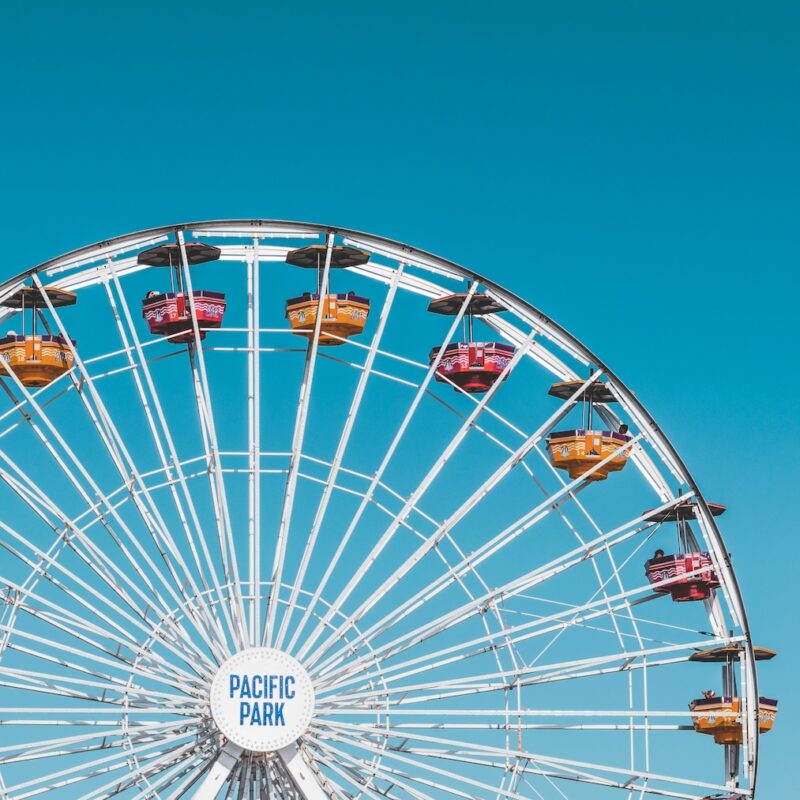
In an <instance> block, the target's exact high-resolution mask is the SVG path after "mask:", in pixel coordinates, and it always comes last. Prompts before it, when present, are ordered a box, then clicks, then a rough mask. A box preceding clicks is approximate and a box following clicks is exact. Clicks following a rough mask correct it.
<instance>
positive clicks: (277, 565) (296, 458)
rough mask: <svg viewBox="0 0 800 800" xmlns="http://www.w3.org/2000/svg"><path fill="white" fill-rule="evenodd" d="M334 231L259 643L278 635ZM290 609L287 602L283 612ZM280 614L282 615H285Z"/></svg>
mask: <svg viewBox="0 0 800 800" xmlns="http://www.w3.org/2000/svg"><path fill="white" fill-rule="evenodd" d="M333 242H334V235H333V233H329V234H328V237H327V241H326V244H325V266H324V267H323V270H322V275H321V277H320V279H319V281H320V282H319V287H318V288H319V292H318V294H319V297H318V298H317V311H316V317H315V320H314V331H313V334H312V336H311V340H310V341H309V343H308V348H307V350H306V358H305V366H304V369H303V378H302V381H301V383H300V396H299V397H298V401H297V413H296V416H295V421H294V431H293V433H292V455H291V458H290V460H289V474H288V476H287V478H286V484H285V487H284V493H283V507H282V509H281V517H280V522H279V523H278V534H277V540H276V543H275V556H274V559H273V564H272V575H271V579H270V591H269V595H268V597H267V615H266V620H265V623H264V632H263V636H262V644H263V645H270V644H271V643H272V642H273V641H274V639H275V638H276V636H277V637H280V636H281V633H280V632H278V631H276V630H275V627H276V614H277V611H278V604H279V603H278V601H279V599H280V592H281V585H282V580H283V567H284V561H285V558H286V545H287V541H288V538H289V528H290V526H291V524H292V513H293V511H294V500H295V490H296V487H297V473H298V470H299V469H300V458H301V454H302V451H303V442H304V441H305V433H306V421H307V419H308V406H309V403H310V400H311V390H312V388H313V386H314V372H315V368H316V364H317V350H318V349H319V339H320V333H321V331H322V318H323V316H324V313H323V308H324V306H325V298H326V295H327V292H328V286H329V282H330V269H331V258H332V256H333ZM289 613H291V606H290V608H288V609H287V611H286V614H289ZM286 614H284V619H285V618H286Z"/></svg>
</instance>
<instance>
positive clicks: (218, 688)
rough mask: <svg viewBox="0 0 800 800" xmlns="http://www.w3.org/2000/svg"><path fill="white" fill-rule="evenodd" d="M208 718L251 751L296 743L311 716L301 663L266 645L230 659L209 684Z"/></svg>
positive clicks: (310, 691) (307, 681) (310, 688)
mask: <svg viewBox="0 0 800 800" xmlns="http://www.w3.org/2000/svg"><path fill="white" fill-rule="evenodd" d="M210 700H211V716H212V717H213V719H214V722H215V724H216V726H217V728H219V730H220V732H221V733H222V734H223V735H224V736H225V737H227V739H228V740H229V741H231V742H233V743H234V744H236V745H238V746H239V747H241V748H243V749H245V750H249V751H251V752H256V753H264V752H270V751H274V750H279V749H280V748H282V747H286V745H289V744H291V743H292V742H294V741H296V740H297V739H298V738H299V737H300V736H302V735H303V733H304V732H305V731H306V729H307V728H308V726H309V724H310V723H311V719H312V717H313V715H314V686H313V684H312V682H311V678H310V677H309V675H308V672H307V671H306V670H305V669H304V668H303V666H302V665H301V664H300V662H299V661H298V660H297V659H296V658H293V657H292V656H290V655H289V654H288V653H284V652H283V651H281V650H275V649H274V648H270V647H252V648H249V649H247V650H242V651H241V652H239V653H236V654H235V655H233V656H231V657H230V658H229V659H228V660H227V661H225V662H224V663H223V664H222V666H220V668H219V670H218V671H217V674H216V675H215V676H214V680H213V681H212V683H211V694H210Z"/></svg>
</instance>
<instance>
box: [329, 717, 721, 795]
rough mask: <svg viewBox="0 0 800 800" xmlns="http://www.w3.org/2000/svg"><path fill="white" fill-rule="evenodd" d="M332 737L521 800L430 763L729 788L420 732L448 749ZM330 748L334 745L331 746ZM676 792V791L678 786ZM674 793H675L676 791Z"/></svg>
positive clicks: (585, 779) (583, 779) (598, 780)
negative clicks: (480, 763)
mask: <svg viewBox="0 0 800 800" xmlns="http://www.w3.org/2000/svg"><path fill="white" fill-rule="evenodd" d="M331 736H332V738H335V740H336V741H340V742H343V743H345V744H347V745H349V746H352V747H356V748H359V749H361V750H365V751H367V752H370V753H374V754H375V755H381V756H383V757H385V758H388V759H392V760H395V761H399V762H401V763H404V764H409V765H411V766H413V767H414V768H416V769H422V770H425V771H427V772H431V773H433V774H436V775H440V776H442V777H449V778H451V779H455V780H456V782H457V783H466V784H468V785H470V786H474V787H475V788H480V789H483V790H484V791H489V792H496V791H497V792H500V793H501V794H502V795H503V796H505V797H510V798H511V797H517V798H520V800H524V798H521V797H520V795H518V794H516V793H514V792H509V791H508V790H502V789H499V788H498V787H495V786H491V785H490V784H486V783H484V782H482V781H476V780H473V779H471V778H469V777H467V776H465V775H463V774H457V773H452V772H450V771H449V770H446V769H443V768H441V767H438V766H434V764H432V763H429V762H430V761H453V760H455V759H458V758H459V755H461V756H463V758H462V759H461V760H469V761H471V760H472V758H475V757H487V756H494V757H495V758H499V759H502V760H500V761H493V762H492V761H490V762H489V763H492V764H493V765H494V766H496V767H497V768H498V769H501V770H506V769H507V764H508V761H509V760H514V759H523V760H526V759H529V760H530V761H532V762H535V763H537V764H541V765H543V766H545V767H548V768H550V769H551V770H553V771H552V772H551V777H553V778H565V779H568V780H573V781H576V782H579V783H590V784H600V785H606V786H609V787H616V788H624V789H625V790H630V788H631V787H632V786H634V785H635V788H636V789H637V790H639V791H643V792H656V793H659V794H665V793H666V794H668V795H669V791H668V790H662V789H659V788H653V787H650V786H648V785H645V784H635V782H638V781H644V780H647V781H648V782H650V781H658V782H662V783H665V784H671V785H673V786H675V787H692V788H694V789H705V790H711V791H718V792H722V791H725V788H726V787H724V786H720V785H719V784H713V783H706V782H702V781H694V780H688V779H685V778H679V777H675V776H670V775H660V774H651V773H645V772H644V771H640V770H631V769H628V768H625V767H612V766H609V765H605V764H595V763H588V762H583V761H575V760H572V759H565V758H554V757H550V756H544V755H540V754H534V753H528V752H526V751H515V750H507V749H504V748H499V747H491V746H488V745H476V744H474V743H463V742H459V741H457V740H446V739H441V738H439V737H426V736H423V735H417V734H413V735H412V737H411V738H413V739H415V740H424V741H430V742H431V743H436V740H438V743H440V744H446V745H447V747H448V749H447V750H434V749H424V750H423V749H415V748H408V746H407V745H404V746H403V748H402V749H394V748H391V747H381V746H379V745H376V744H374V743H372V742H370V741H368V740H366V739H364V738H363V737H358V736H353V737H350V736H336V735H334V734H331ZM405 736H406V734H405V732H404V737H405ZM458 748H461V749H458ZM331 749H333V748H332V747H331ZM401 753H402V755H401ZM410 755H411V756H416V758H411V757H409V756H410ZM609 774H610V775H615V776H616V775H622V776H625V777H626V780H625V781H624V782H623V781H614V780H613V779H609V778H606V777H604V775H609ZM675 791H677V789H676V790H675ZM672 796H676V795H674V794H673V795H672ZM677 796H680V795H677ZM690 797H691V795H690Z"/></svg>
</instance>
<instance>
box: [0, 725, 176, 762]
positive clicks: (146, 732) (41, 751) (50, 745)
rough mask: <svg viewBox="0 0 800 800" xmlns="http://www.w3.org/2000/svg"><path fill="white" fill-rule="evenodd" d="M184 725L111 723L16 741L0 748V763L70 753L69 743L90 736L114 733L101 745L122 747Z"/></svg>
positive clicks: (78, 743)
mask: <svg viewBox="0 0 800 800" xmlns="http://www.w3.org/2000/svg"><path fill="white" fill-rule="evenodd" d="M184 727H186V723H185V722H182V723H175V722H155V723H145V724H142V725H124V724H123V723H119V724H116V725H115V724H113V723H112V725H109V726H106V727H103V728H101V729H100V730H97V731H92V732H91V733H83V734H79V735H73V736H59V737H55V738H50V739H37V740H26V741H18V742H16V743H15V744H10V745H5V746H3V747H0V764H8V763H16V762H21V761H30V760H38V759H41V758H50V757H52V756H61V755H66V754H69V753H70V752H72V750H71V749H70V748H71V747H72V746H78V747H80V746H83V745H84V743H85V742H91V741H92V740H93V739H102V740H107V739H109V738H110V737H113V736H117V735H118V736H119V737H120V738H119V739H118V740H115V741H106V742H104V743H102V746H103V747H109V748H112V747H122V746H123V742H124V741H125V740H127V738H128V737H130V738H131V740H132V741H133V740H137V741H138V740H139V739H140V738H141V739H142V741H144V740H146V739H148V738H149V737H156V736H159V735H167V734H169V733H171V732H172V731H175V730H180V729H181V728H184Z"/></svg>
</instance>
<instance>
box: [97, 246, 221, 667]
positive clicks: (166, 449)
mask: <svg viewBox="0 0 800 800" xmlns="http://www.w3.org/2000/svg"><path fill="white" fill-rule="evenodd" d="M106 269H107V272H108V274H109V275H110V276H111V278H112V280H113V283H114V288H115V289H116V296H117V297H118V298H119V307H120V308H121V309H122V312H123V316H124V319H125V324H123V320H122V318H121V317H120V315H119V312H118V309H117V305H116V300H115V299H114V293H113V292H112V291H111V287H110V286H109V285H108V283H107V282H106V292H107V296H108V300H109V304H110V305H111V307H112V310H113V311H114V316H115V320H116V324H117V328H118V331H119V334H120V337H121V339H122V342H123V344H124V347H125V352H126V355H127V358H128V361H129V364H130V366H131V367H132V375H133V377H134V382H135V385H136V389H137V394H138V397H139V400H140V402H141V404H142V408H143V409H144V412H145V416H146V419H147V423H148V429H149V430H150V434H151V438H152V441H153V444H154V445H155V447H156V451H157V453H158V457H159V460H160V462H161V465H162V469H163V470H164V474H165V476H166V477H167V479H168V484H169V489H170V495H171V497H172V500H173V503H174V505H175V509H176V513H177V514H178V517H179V520H180V523H181V528H182V530H183V532H184V538H185V539H186V542H187V544H188V546H189V549H190V552H191V554H192V559H193V561H194V564H195V569H196V570H197V573H198V575H199V576H200V580H201V582H202V584H203V586H204V587H206V586H207V585H208V583H207V579H206V575H207V576H208V577H210V579H211V583H212V585H213V587H214V590H215V592H216V595H217V597H218V599H219V601H220V605H221V606H222V614H223V616H224V617H225V619H226V621H227V622H228V630H231V631H232V630H233V627H234V626H233V620H232V619H231V617H230V612H229V610H228V608H227V603H225V602H224V596H223V592H222V587H221V584H220V582H219V576H218V575H217V570H216V566H215V564H214V560H213V558H212V557H211V553H210V551H209V548H208V543H207V540H206V537H205V536H204V535H203V528H202V525H201V523H200V516H199V513H198V511H197V508H196V506H195V503H194V500H193V497H192V493H191V491H190V489H189V486H188V484H187V481H186V476H185V474H184V471H183V467H182V464H181V461H180V458H179V457H178V453H177V450H176V448H175V442H174V439H173V436H172V433H171V431H170V427H169V424H168V422H167V419H166V416H165V414H164V409H163V406H162V403H161V400H160V398H159V395H158V391H157V389H156V384H155V381H154V379H153V375H152V372H151V370H150V366H149V363H148V360H147V358H146V357H145V354H144V349H143V345H142V342H141V340H140V338H139V335H138V333H137V332H136V326H135V325H134V324H133V317H132V315H131V311H130V306H129V305H128V301H127V298H126V296H125V293H124V291H123V289H122V284H121V282H120V278H119V273H118V271H117V269H116V268H115V267H114V264H113V262H112V261H110V260H109V261H108V262H107V264H106ZM129 338H130V341H131V342H132V343H133V350H134V351H135V352H136V356H137V360H136V361H134V358H133V352H131V349H130V348H129V347H128V341H129ZM140 372H141V376H143V377H144V385H143V384H142V380H141V377H140ZM145 385H146V387H147V392H145ZM148 395H149V397H150V399H151V400H152V409H151V403H150V400H148ZM153 412H155V413H153ZM154 417H155V418H154ZM156 419H157V420H158V428H157V427H156ZM162 439H163V441H162ZM167 454H169V463H168V461H167ZM170 464H171V466H170ZM173 472H174V475H175V476H176V477H177V483H178V484H179V486H180V490H181V491H180V494H179V492H178V490H177V487H176V486H175V482H174V480H173ZM181 496H182V497H183V501H181ZM184 503H185V509H184ZM187 512H188V518H187ZM189 519H191V522H192V525H191V527H190V525H189ZM193 531H194V533H193ZM198 548H199V549H200V550H202V553H203V559H204V562H205V570H204V569H203V566H202V563H201V561H200V555H199V552H198ZM205 613H206V615H207V616H210V619H209V620H208V624H209V625H210V626H211V628H212V630H216V631H217V637H218V640H217V643H216V647H215V648H214V651H215V653H216V654H217V658H218V659H219V660H224V658H225V657H226V656H227V655H230V648H229V646H228V638H227V636H226V634H225V631H224V630H223V627H222V625H221V623H220V621H219V619H218V618H217V617H216V616H214V615H210V613H209V612H207V611H206V612H205Z"/></svg>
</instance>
